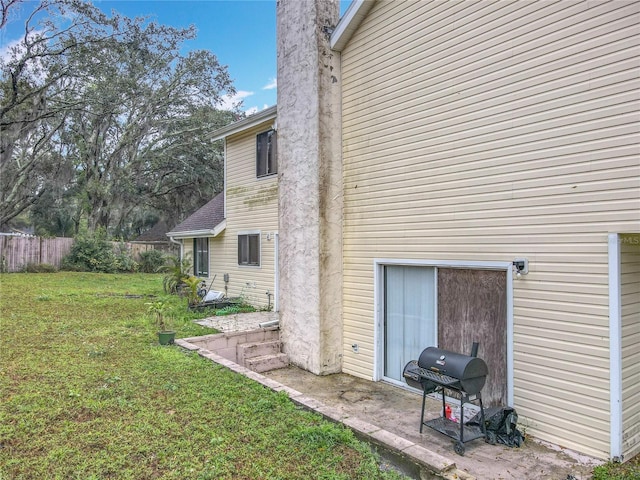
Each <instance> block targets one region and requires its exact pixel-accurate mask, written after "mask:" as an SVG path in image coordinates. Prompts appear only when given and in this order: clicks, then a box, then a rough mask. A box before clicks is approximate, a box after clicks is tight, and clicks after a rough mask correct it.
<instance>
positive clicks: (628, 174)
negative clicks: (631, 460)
mask: <svg viewBox="0 0 640 480" xmlns="http://www.w3.org/2000/svg"><path fill="white" fill-rule="evenodd" d="M639 12H640V3H637V2H635V3H633V2H626V1H617V2H609V3H604V2H572V1H562V2H554V3H552V2H525V1H516V2H509V1H500V2H471V1H467V2H445V1H434V2H421V1H415V2H396V1H392V2H391V1H383V0H380V1H378V2H376V4H375V5H374V6H373V8H372V10H371V11H370V12H369V14H368V16H367V17H366V18H365V20H364V21H363V23H362V24H361V25H360V27H359V29H358V30H357V31H356V32H355V34H354V36H353V37H352V39H351V40H350V42H349V43H348V44H347V46H346V47H345V49H344V50H343V51H342V91H343V155H344V157H343V163H344V191H345V205H344V325H345V327H344V330H345V333H344V368H343V369H344V371H345V372H347V373H350V374H353V375H356V376H360V377H363V378H371V377H372V375H373V371H374V354H375V349H374V318H375V312H374V301H373V300H374V298H373V295H374V285H373V260H374V258H396V259H425V260H459V261H487V262H504V261H507V262H509V261H512V260H513V259H514V258H516V257H526V258H528V259H529V262H530V263H529V269H530V273H529V275H527V276H526V277H523V278H522V279H521V280H514V284H513V285H514V292H513V296H514V298H513V318H514V336H513V348H514V385H513V390H514V400H515V405H514V406H515V407H516V409H517V411H518V413H519V415H520V418H521V419H522V420H523V421H524V422H525V423H526V424H527V428H528V431H529V432H530V433H533V434H534V435H535V436H537V437H539V438H541V439H544V440H548V441H550V442H553V443H556V444H559V445H562V446H564V447H568V448H574V449H576V450H579V451H582V452H584V453H588V454H591V455H594V456H597V457H601V458H606V457H607V456H608V452H609V444H610V442H609V423H608V422H609V414H610V408H609V391H608V387H609V331H608V327H609V318H608V316H609V310H608V308H609V303H608V277H607V275H608V233H609V232H625V231H638V229H639V225H640V223H639V222H640V213H639V203H638V198H640V180H639V172H640V170H639V169H640V160H639V158H640V157H639V156H638V133H639V129H638V69H637V65H638V63H637V62H638V43H639V39H640V36H639V34H638V32H639V31H640V28H639V25H638V24H639V19H638V17H639V15H640V13H639ZM353 343H357V344H358V345H359V347H360V349H359V353H357V354H356V353H354V352H353V351H352V349H351V345H352V344H353ZM559 378H562V379H564V380H563V381H559Z"/></svg>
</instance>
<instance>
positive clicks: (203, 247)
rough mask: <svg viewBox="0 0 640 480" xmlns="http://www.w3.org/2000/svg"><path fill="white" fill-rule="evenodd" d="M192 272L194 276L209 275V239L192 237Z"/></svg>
mask: <svg viewBox="0 0 640 480" xmlns="http://www.w3.org/2000/svg"><path fill="white" fill-rule="evenodd" d="M193 253H194V257H195V258H194V262H193V274H194V275H195V276H196V277H208V276H209V239H208V238H194V239H193Z"/></svg>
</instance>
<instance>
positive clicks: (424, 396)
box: [420, 389, 427, 433]
mask: <svg viewBox="0 0 640 480" xmlns="http://www.w3.org/2000/svg"><path fill="white" fill-rule="evenodd" d="M426 399H427V391H426V390H425V389H422V413H420V433H422V427H423V425H424V403H425V400H426Z"/></svg>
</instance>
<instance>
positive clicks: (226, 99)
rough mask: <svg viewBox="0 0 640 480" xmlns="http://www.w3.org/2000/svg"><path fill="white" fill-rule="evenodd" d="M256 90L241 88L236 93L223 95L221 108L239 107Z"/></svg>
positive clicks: (231, 108)
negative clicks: (250, 90)
mask: <svg viewBox="0 0 640 480" xmlns="http://www.w3.org/2000/svg"><path fill="white" fill-rule="evenodd" d="M253 94H254V92H248V91H246V90H239V91H237V92H236V93H235V94H234V95H223V96H222V104H221V105H220V108H221V109H222V110H233V109H234V108H235V107H237V106H238V105H239V104H240V103H241V102H242V101H244V99H245V98H247V97H250V96H251V95H253Z"/></svg>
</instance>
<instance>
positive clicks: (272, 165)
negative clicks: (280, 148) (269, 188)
mask: <svg viewBox="0 0 640 480" xmlns="http://www.w3.org/2000/svg"><path fill="white" fill-rule="evenodd" d="M276 145H277V142H276V131H275V130H269V131H268V132H263V133H260V134H258V137H257V142H256V176H257V177H266V176H267V175H274V174H276V173H278V162H277V160H276Z"/></svg>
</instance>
